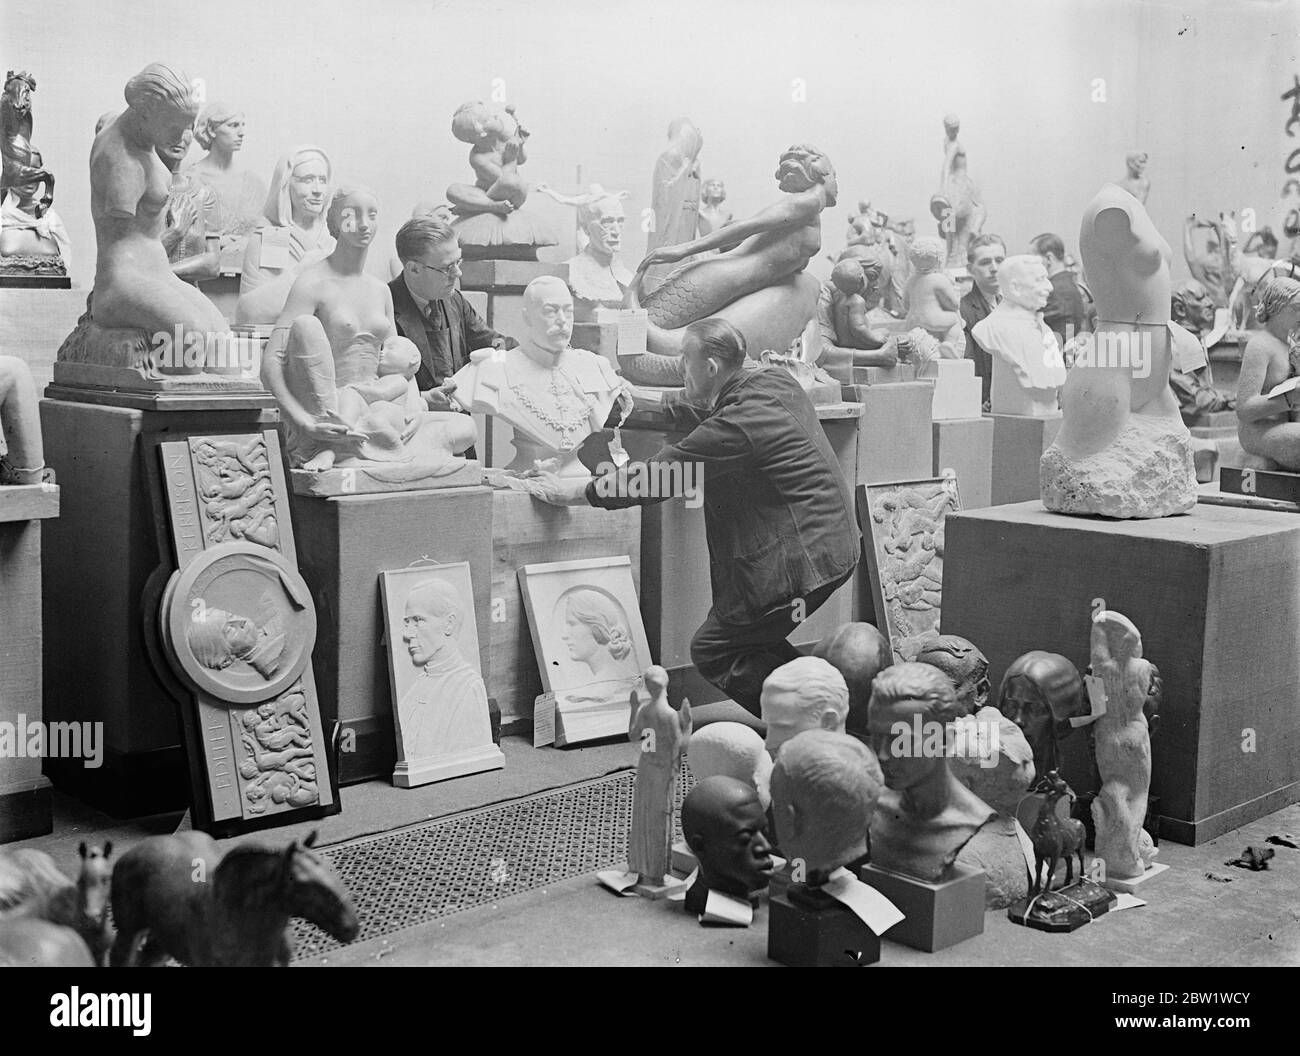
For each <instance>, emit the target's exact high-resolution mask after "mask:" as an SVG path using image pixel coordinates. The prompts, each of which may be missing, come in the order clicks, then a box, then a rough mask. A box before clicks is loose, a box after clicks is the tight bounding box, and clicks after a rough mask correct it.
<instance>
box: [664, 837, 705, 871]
mask: <svg viewBox="0 0 1300 1056" xmlns="http://www.w3.org/2000/svg"><path fill="white" fill-rule="evenodd" d="M668 867H669V868H670V869H671V870H672V871H673V872H674V873H681V874H682V876H690V875H691V873H693V872H695V870H696V869H698V868H699V867H700V860H699V859H698V858H696V857H695V852H694V851H692V850H691V849H690V848H689V847H688V846H687V845H686V841H685V840H678V841H676V842H675V843H674V844H673V847H672V851H671V852H670V854H669V856H668Z"/></svg>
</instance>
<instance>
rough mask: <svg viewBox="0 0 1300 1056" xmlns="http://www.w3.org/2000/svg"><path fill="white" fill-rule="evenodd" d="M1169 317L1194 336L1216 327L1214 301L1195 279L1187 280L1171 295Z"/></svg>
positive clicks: (1176, 287)
mask: <svg viewBox="0 0 1300 1056" xmlns="http://www.w3.org/2000/svg"><path fill="white" fill-rule="evenodd" d="M1169 317H1170V318H1171V319H1172V320H1173V321H1174V322H1175V323H1178V324H1179V325H1180V326H1182V327H1183V328H1184V329H1186V330H1190V331H1191V332H1192V333H1193V334H1202V333H1204V332H1205V331H1206V330H1209V329H1210V328H1211V327H1213V326H1214V301H1213V300H1212V299H1211V297H1210V294H1209V291H1208V290H1206V288H1205V287H1204V286H1202V285H1201V284H1200V283H1199V282H1197V281H1196V280H1195V279H1185V280H1184V281H1182V282H1180V283H1179V284H1178V285H1177V286H1175V287H1174V292H1173V293H1171V294H1170V295H1169Z"/></svg>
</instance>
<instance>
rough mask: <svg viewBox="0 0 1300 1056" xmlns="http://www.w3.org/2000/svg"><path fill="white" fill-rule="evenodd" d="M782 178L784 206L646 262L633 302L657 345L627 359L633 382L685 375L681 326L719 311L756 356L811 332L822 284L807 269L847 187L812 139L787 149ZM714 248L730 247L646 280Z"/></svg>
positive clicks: (631, 293)
mask: <svg viewBox="0 0 1300 1056" xmlns="http://www.w3.org/2000/svg"><path fill="white" fill-rule="evenodd" d="M777 181H778V184H779V185H780V188H781V190H783V191H785V192H786V197H785V198H784V199H783V200H782V201H780V202H778V203H777V204H776V205H773V206H770V207H768V208H767V209H764V210H763V211H762V212H760V213H758V214H757V215H756V216H752V217H750V218H748V219H747V220H737V221H735V222H733V223H731V224H729V225H727V226H726V227H723V228H721V229H719V230H715V231H713V232H712V233H711V234H709V235H706V236H704V237H703V238H697V239H694V240H692V241H690V242H686V243H683V244H681V245H677V246H664V247H660V248H659V249H656V250H654V251H653V252H651V253H650V254H649V255H648V256H646V258H645V259H644V260H643V261H642V262H641V264H640V266H639V267H638V268H637V272H636V275H635V276H634V278H633V283H632V288H631V289H629V290H628V299H627V302H626V303H627V306H628V307H631V308H642V307H643V308H645V309H646V311H647V313H648V315H649V329H648V335H647V343H646V347H647V349H648V350H649V354H648V355H647V356H643V357H635V358H633V357H628V358H627V359H624V360H621V361H620V362H621V364H622V366H623V373H624V376H625V377H626V378H627V379H628V380H629V381H632V382H636V383H641V384H651V385H654V384H681V376H682V375H681V362H680V356H681V342H682V333H683V330H684V329H685V327H686V326H687V325H688V324H690V323H693V322H695V321H696V320H697V319H705V318H708V317H710V316H717V317H719V318H722V319H726V320H727V321H728V322H730V323H732V324H733V325H735V326H736V328H737V329H739V330H740V331H741V333H742V334H744V336H745V341H746V344H747V346H748V347H749V348H750V349H751V350H752V355H753V356H754V357H755V358H757V357H758V356H759V355H760V354H761V353H762V352H763V351H766V350H771V351H775V352H785V350H786V349H788V348H789V346H790V344H791V342H792V341H793V340H794V339H795V338H796V337H798V336H799V334H800V333H801V332H802V331H803V328H804V326H806V325H807V323H808V320H810V319H811V318H812V317H813V315H814V313H815V311H816V305H817V293H818V289H819V284H818V283H817V281H816V279H814V278H813V277H812V276H810V275H808V274H807V273H806V272H805V270H804V269H805V268H806V267H807V266H808V262H809V261H810V260H811V259H812V258H813V257H814V256H816V254H817V253H818V252H819V251H820V249H821V214H822V210H823V209H825V208H826V206H828V205H834V204H835V199H836V195H837V194H838V192H839V186H838V184H837V183H836V180H835V170H834V169H833V167H832V166H831V163H830V160H829V159H828V158H827V157H826V156H825V155H824V154H822V153H820V152H819V151H818V150H816V149H815V148H813V147H810V146H807V145H799V146H794V147H791V148H790V149H789V150H787V151H786V152H785V153H784V154H783V155H782V157H781V163H780V168H779V169H778V171H777ZM715 249H716V250H721V251H722V252H721V253H719V254H718V255H717V256H711V257H705V258H703V259H700V260H692V261H690V262H688V263H686V264H683V265H682V266H681V267H680V268H678V269H677V270H675V271H674V272H672V274H670V275H669V276H668V278H667V279H666V280H665V281H664V283H663V285H661V286H660V287H658V288H657V289H656V290H655V291H654V292H653V293H650V294H648V295H647V294H645V292H644V290H643V289H642V283H643V281H644V277H645V274H646V272H647V271H648V270H649V269H650V268H652V267H654V266H655V265H656V264H677V263H680V262H682V261H685V260H686V258H687V257H692V256H695V255H696V254H699V253H705V252H707V251H710V250H715Z"/></svg>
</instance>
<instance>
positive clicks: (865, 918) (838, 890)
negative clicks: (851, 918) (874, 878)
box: [822, 866, 903, 935]
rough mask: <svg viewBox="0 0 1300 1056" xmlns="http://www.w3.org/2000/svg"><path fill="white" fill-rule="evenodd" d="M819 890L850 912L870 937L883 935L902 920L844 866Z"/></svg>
mask: <svg viewBox="0 0 1300 1056" xmlns="http://www.w3.org/2000/svg"><path fill="white" fill-rule="evenodd" d="M822 890H823V891H825V892H826V893H827V894H828V895H830V896H831V898H833V899H835V900H836V901H837V902H842V903H843V904H844V905H846V906H848V907H849V909H851V910H853V913H854V915H855V916H857V918H858V919H859V920H861V921H862V923H863V924H865V925H866V926H867V927H869V928H870V929H871V932H872V934H873V935H883V934H884V933H885V932H887V931H888V930H889V929H890V928H892V927H893V926H894V925H895V924H897V923H898V922H899V921H900V920H902V919H903V912H902V910H900V909H899V908H898V907H897V906H896V905H894V903H892V902H891V901H889V899H887V898H886V897H885V896H884V895H882V894H881V893H880V892H879V891H877V890H876V889H875V888H874V887H871V886H870V885H868V884H864V883H863V882H862V881H861V880H859V879H858V878H857V877H856V876H854V875H853V874H852V873H851V872H849V871H848V870H847V869H845V868H844V867H843V866H841V867H840V868H839V869H836V870H835V872H833V873H831V875H830V879H828V880H827V881H826V883H825V884H823V885H822Z"/></svg>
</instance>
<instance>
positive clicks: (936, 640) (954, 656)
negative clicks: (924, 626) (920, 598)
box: [916, 634, 991, 718]
mask: <svg viewBox="0 0 1300 1056" xmlns="http://www.w3.org/2000/svg"><path fill="white" fill-rule="evenodd" d="M916 662H917V663H919V664H929V665H930V666H931V667H937V668H938V669H939V670H940V671H942V672H943V673H944V674H945V675H947V676H948V681H950V682H951V683H952V686H953V691H954V692H955V693H956V695H957V717H959V718H960V717H962V716H964V715H974V714H975V713H976V712H977V711H979V710H980V709H981V708H983V707H986V706H987V705H988V702H989V690H990V688H991V687H990V685H989V661H988V657H986V656H985V655H984V654H983V653H982V652H980V651H979V649H977V648H976V647H975V645H974V644H973V643H971V642H969V641H967V640H966V639H965V638H960V637H958V636H957V635H955V634H936V635H935V636H934V637H932V638H927V639H926V640H925V642H924V643H923V644H922V646H921V650H920V652H918V653H917V654H916Z"/></svg>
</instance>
